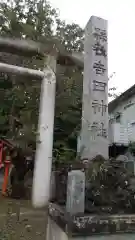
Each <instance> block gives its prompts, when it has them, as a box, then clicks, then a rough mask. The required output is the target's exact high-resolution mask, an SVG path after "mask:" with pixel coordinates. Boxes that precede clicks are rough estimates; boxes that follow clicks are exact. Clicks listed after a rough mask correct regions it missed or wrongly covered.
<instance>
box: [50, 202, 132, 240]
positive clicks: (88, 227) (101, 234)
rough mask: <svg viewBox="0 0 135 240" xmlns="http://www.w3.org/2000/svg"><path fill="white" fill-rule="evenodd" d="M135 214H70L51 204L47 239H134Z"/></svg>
mask: <svg viewBox="0 0 135 240" xmlns="http://www.w3.org/2000/svg"><path fill="white" fill-rule="evenodd" d="M133 239H135V215H126V214H123V215H100V216H99V215H85V214H83V215H82V214H81V215H78V216H72V217H71V216H69V215H68V214H67V213H66V211H65V209H64V208H62V207H60V206H58V205H56V204H50V205H49V217H48V227H47V238H46V240H133Z"/></svg>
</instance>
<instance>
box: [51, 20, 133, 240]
mask: <svg viewBox="0 0 135 240" xmlns="http://www.w3.org/2000/svg"><path fill="white" fill-rule="evenodd" d="M85 38H86V39H85V46H84V49H85V54H84V84H83V114H82V115H83V117H82V131H81V139H79V140H80V142H79V143H80V146H79V148H80V149H81V151H79V153H81V157H82V158H83V159H84V158H85V159H86V160H87V159H92V158H93V157H95V156H97V155H102V156H103V157H104V158H108V109H107V99H108V74H107V21H105V20H103V19H101V18H98V17H91V19H90V21H89V22H88V24H87V26H86V30H85ZM82 150H83V151H82ZM84 181H85V178H84V173H83V172H81V171H78V170H76V171H71V172H70V173H69V174H68V183H67V185H68V187H67V188H68V189H67V203H66V206H63V205H62V206H59V205H58V204H55V203H50V204H49V208H48V214H49V218H48V228H47V238H46V239H47V240H52V239H53V240H74V239H75V240H82V239H83V240H99V239H104V240H115V239H118V238H119V239H121V240H128V239H134V237H135V215H134V214H132V215H130V214H128V215H126V214H115V215H111V214H110V215H109V214H107V215H105V214H104V215H100V214H99V215H98V214H95V215H94V214H88V213H86V212H84V185H85V184H84ZM125 233H126V234H125ZM128 233H130V235H129V234H128ZM101 235H102V236H101Z"/></svg>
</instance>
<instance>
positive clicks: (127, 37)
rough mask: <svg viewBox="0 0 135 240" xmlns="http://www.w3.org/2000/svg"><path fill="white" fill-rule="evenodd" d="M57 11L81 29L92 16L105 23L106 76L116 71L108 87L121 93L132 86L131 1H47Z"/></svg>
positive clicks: (134, 14)
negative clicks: (107, 59)
mask: <svg viewBox="0 0 135 240" xmlns="http://www.w3.org/2000/svg"><path fill="white" fill-rule="evenodd" d="M50 2H51V3H52V6H54V7H56V8H59V10H60V16H61V19H65V20H66V21H67V22H70V23H72V22H75V23H77V24H79V25H80V26H81V27H83V28H84V27H85V25H86V23H87V21H88V20H89V18H90V17H91V16H92V15H95V16H99V17H102V18H105V19H107V20H108V26H109V38H108V39H109V42H108V44H109V56H108V57H109V63H108V65H109V75H111V74H112V73H113V72H116V74H115V75H114V77H113V78H112V80H111V81H110V84H111V86H113V85H114V86H116V87H117V88H118V92H123V91H125V90H126V89H128V88H129V87H130V86H132V85H133V84H135V76H134V75H135V74H134V72H135V60H134V54H135V1H134V0H95V1H94V0H93V1H92V0H83V1H81V0H80V1H79V0H67V1H66V0H50Z"/></svg>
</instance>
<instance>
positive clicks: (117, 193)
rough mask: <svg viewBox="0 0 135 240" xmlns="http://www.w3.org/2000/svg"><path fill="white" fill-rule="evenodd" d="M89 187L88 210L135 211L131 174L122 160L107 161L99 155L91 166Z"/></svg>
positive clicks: (108, 211)
mask: <svg viewBox="0 0 135 240" xmlns="http://www.w3.org/2000/svg"><path fill="white" fill-rule="evenodd" d="M88 180H89V187H88V188H87V191H86V210H87V211H90V212H92V211H94V212H95V211H97V212H107V213H118V212H124V213H126V212H128V213H129V212H133V211H134V207H135V201H134V191H133V189H132V188H131V183H130V180H131V175H130V173H129V172H128V171H127V170H126V169H125V168H124V165H123V163H122V162H121V161H118V160H115V159H110V161H105V159H103V158H102V157H101V156H97V157H96V158H95V159H94V160H93V162H92V163H91V166H90V168H89V173H88Z"/></svg>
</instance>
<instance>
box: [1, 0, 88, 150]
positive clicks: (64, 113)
mask: <svg viewBox="0 0 135 240" xmlns="http://www.w3.org/2000/svg"><path fill="white" fill-rule="evenodd" d="M0 21H1V35H2V36H5V37H18V38H27V39H32V40H35V41H39V42H42V43H44V44H48V48H50V47H52V44H53V43H56V45H57V44H58V45H59V43H60V46H61V45H64V48H65V49H66V50H67V51H69V52H71V51H73V50H77V51H81V50H82V49H83V44H82V40H83V37H84V32H83V30H82V29H81V28H80V27H79V26H78V25H77V24H71V25H70V24H68V25H66V23H65V22H63V21H61V20H60V19H59V16H58V13H57V11H56V10H55V9H54V8H52V7H51V5H50V4H49V3H48V2H46V1H45V0H38V1H35V0H30V1H27V0H25V1H18V0H14V1H12V2H10V3H9V2H8V3H7V2H6V1H3V2H2V3H0ZM54 26H55V28H56V31H54ZM0 61H2V62H5V63H9V64H15V65H16V64H17V65H20V66H26V67H31V68H43V61H40V60H37V59H30V60H29V59H27V58H23V57H18V56H14V55H11V54H6V53H1V54H0ZM65 71H66V73H65V76H62V77H60V76H58V77H57V78H58V80H57V82H58V84H57V93H56V114H55V115H56V117H55V138H54V139H55V143H54V148H55V149H56V148H59V149H63V148H65V147H64V146H66V149H70V148H72V149H75V133H73V130H74V129H75V128H76V125H78V122H79V121H80V118H81V115H80V113H81V103H80V102H81V101H80V100H81V87H80V86H79V84H78V83H77V80H78V79H77V78H79V79H81V71H79V72H78V70H77V69H76V67H73V68H70V67H66V68H65ZM1 79H2V81H1V85H0V89H1V92H2V95H1V98H2V101H1V120H0V126H1V128H0V130H1V134H2V135H3V134H4V135H6V136H7V137H14V138H15V139H17V140H19V141H20V142H21V144H24V143H28V142H29V141H35V133H36V130H37V118H38V107H39V95H40V83H39V82H38V81H35V80H34V79H33V81H32V83H30V82H29V81H28V79H24V78H22V79H20V77H19V78H18V77H17V76H8V75H7V74H2V75H1ZM5 80H6V81H5ZM61 81H62V82H61ZM61 83H63V84H61ZM79 83H80V80H79ZM80 85H81V86H82V84H80ZM71 88H72V90H71ZM65 89H66V90H65ZM78 90H79V92H78ZM61 99H62V101H61ZM63 99H64V101H63ZM73 109H74V112H73V111H72V110H73ZM67 126H68V127H67ZM4 129H5V130H4ZM3 130H4V131H3ZM61 142H62V145H61ZM55 146H56V147H55Z"/></svg>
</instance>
